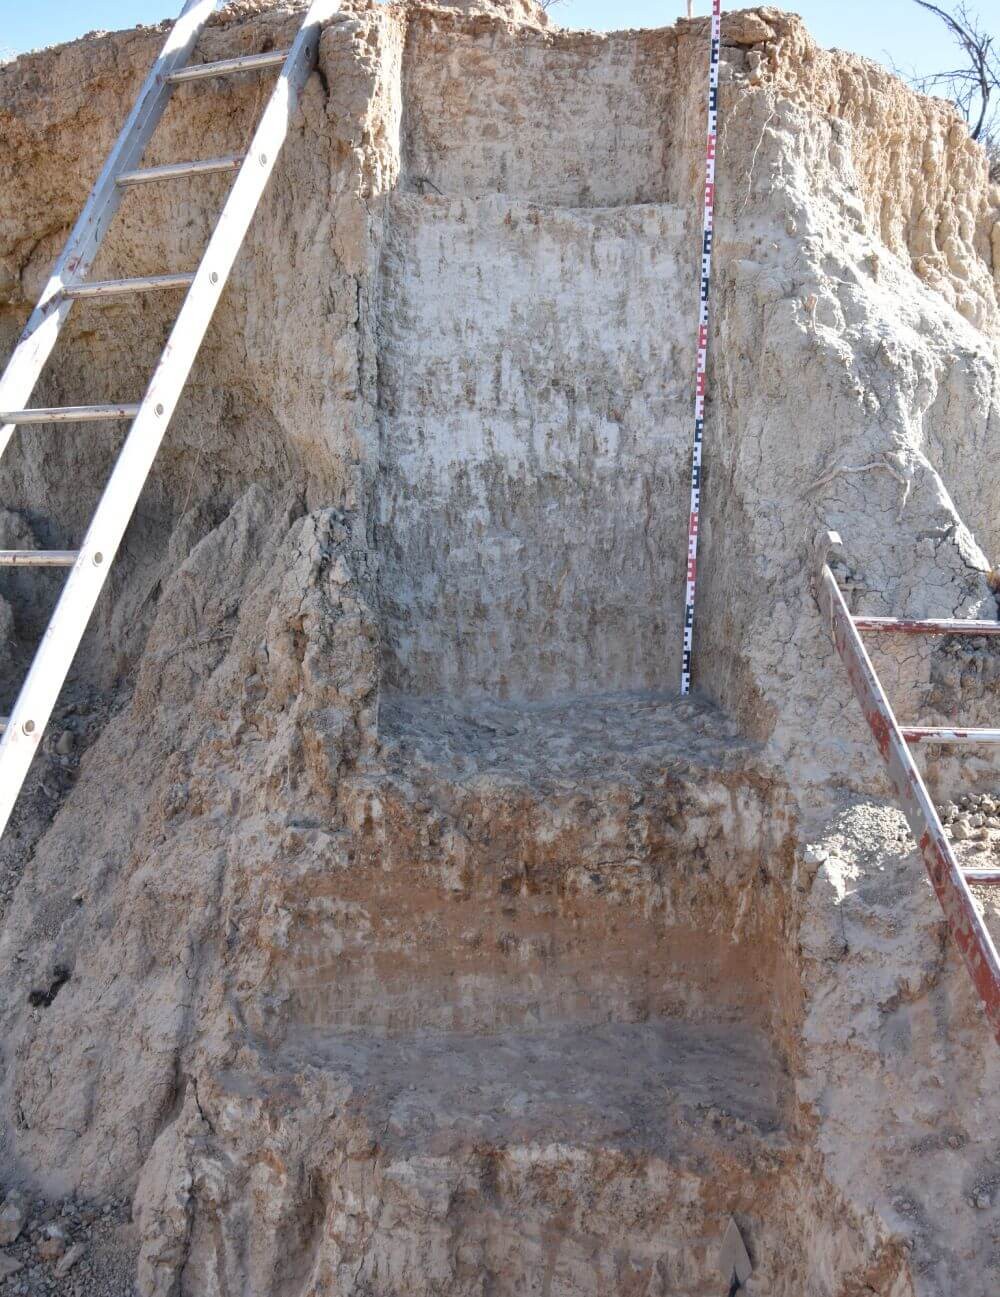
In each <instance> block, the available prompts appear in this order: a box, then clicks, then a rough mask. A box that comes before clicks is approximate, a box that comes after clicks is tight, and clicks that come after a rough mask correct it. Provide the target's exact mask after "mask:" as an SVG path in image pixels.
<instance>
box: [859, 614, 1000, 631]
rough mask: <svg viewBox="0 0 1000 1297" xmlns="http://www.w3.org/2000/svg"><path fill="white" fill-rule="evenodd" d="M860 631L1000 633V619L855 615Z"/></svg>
mask: <svg viewBox="0 0 1000 1297" xmlns="http://www.w3.org/2000/svg"><path fill="white" fill-rule="evenodd" d="M854 624H855V626H856V627H857V628H858V630H860V631H889V632H891V633H892V634H894V635H1000V621H968V620H966V621H963V620H962V619H961V618H945V619H941V620H930V621H914V620H911V619H909V618H907V617H855V618H854Z"/></svg>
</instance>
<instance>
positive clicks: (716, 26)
mask: <svg viewBox="0 0 1000 1297" xmlns="http://www.w3.org/2000/svg"><path fill="white" fill-rule="evenodd" d="M721 45H722V0H712V41H711V48H710V52H709V60H708V141H707V145H706V149H705V198H704V202H705V213H704V224H703V226H702V239H701V296H700V300H699V306H698V361H697V368H696V370H695V388H694V392H695V395H694V446H693V449H692V452H691V513H690V516H689V519H688V548H687V589H686V592H685V596H684V656H683V659H682V663H681V694H682V695H686V694H689V693H690V692H691V660H692V655H693V650H694V597H695V588H696V583H697V576H698V527H699V523H700V520H701V448H702V441H703V439H704V435H705V389H706V386H707V383H708V378H707V373H708V305H709V294H710V291H711V286H712V230H713V226H714V224H715V145H716V138H717V132H718V124H719V51H720V47H721Z"/></svg>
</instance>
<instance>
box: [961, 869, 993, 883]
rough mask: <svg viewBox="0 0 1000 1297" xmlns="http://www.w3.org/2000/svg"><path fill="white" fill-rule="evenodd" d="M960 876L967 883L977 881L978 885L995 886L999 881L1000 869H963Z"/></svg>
mask: <svg viewBox="0 0 1000 1297" xmlns="http://www.w3.org/2000/svg"><path fill="white" fill-rule="evenodd" d="M962 877H963V878H964V879H965V881H966V882H967V883H978V884H979V885H980V887H983V886H995V885H996V884H997V883H1000V869H963V870H962Z"/></svg>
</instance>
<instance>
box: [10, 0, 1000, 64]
mask: <svg viewBox="0 0 1000 1297" xmlns="http://www.w3.org/2000/svg"><path fill="white" fill-rule="evenodd" d="M744 2H746V0H744ZM995 3H996V0H981V3H980V4H979V11H980V13H982V14H984V15H985V14H986V13H988V12H989V11H990V10H991V9H992V7H993V5H994V4H995ZM180 6H181V0H88V2H87V3H86V4H81V3H80V0H39V2H36V3H34V4H26V3H25V2H24V0H0V52H3V53H6V54H10V53H20V52H21V51H23V50H28V49H37V48H38V47H39V46H42V45H52V44H55V43H56V42H58V41H66V40H72V39H73V38H74V37H76V36H82V35H83V33H84V32H86V31H92V30H94V29H95V28H117V27H132V26H134V25H135V24H136V23H149V22H156V21H158V20H159V19H161V18H170V17H173V16H174V15H176V13H177V12H178V10H179V9H180ZM730 7H732V8H735V7H737V6H736V5H732V6H730ZM787 7H788V8H790V9H794V10H795V12H797V13H800V14H801V15H802V17H803V18H805V20H806V21H807V23H808V24H809V26H810V29H811V30H812V32H813V34H814V35H815V36H816V38H817V39H818V40H819V41H820V42H821V43H822V44H824V45H836V46H839V47H840V48H841V49H850V50H857V51H858V52H859V53H862V54H867V55H868V56H869V57H870V58H875V59H879V60H880V61H881V62H883V63H885V62H888V61H889V60H890V59H893V60H895V62H896V64H897V65H898V66H900V67H905V68H911V67H912V68H914V69H916V70H917V71H928V70H932V69H933V68H934V67H935V66H939V65H940V62H941V59H942V52H943V47H942V34H941V27H940V24H939V23H938V22H937V21H936V20H935V19H934V18H933V17H932V16H931V15H930V14H927V13H924V12H923V11H922V10H921V9H919V8H918V7H917V5H916V4H914V3H913V0H878V3H874V2H873V0H798V2H797V3H795V4H789V5H788V6H787ZM709 8H710V4H709V0H695V12H696V13H700V14H706V13H708V12H709ZM682 12H684V3H683V0H615V3H608V0H560V3H559V4H558V6H557V7H556V8H555V9H554V10H553V17H554V18H555V20H556V21H557V22H559V23H561V24H562V25H564V26H567V27H596V28H598V29H605V30H606V29H609V28H614V27H662V26H664V25H666V24H667V23H671V22H673V20H674V19H675V18H676V17H677V16H678V14H680V13H682Z"/></svg>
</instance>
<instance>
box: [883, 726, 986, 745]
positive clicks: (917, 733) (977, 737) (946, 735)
mask: <svg viewBox="0 0 1000 1297" xmlns="http://www.w3.org/2000/svg"><path fill="white" fill-rule="evenodd" d="M900 729H901V731H902V734H903V738H904V739H906V741H907V743H1000V730H952V729H944V728H941V727H936V726H912V725H902V726H900Z"/></svg>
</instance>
